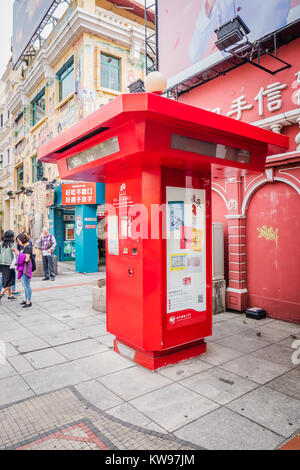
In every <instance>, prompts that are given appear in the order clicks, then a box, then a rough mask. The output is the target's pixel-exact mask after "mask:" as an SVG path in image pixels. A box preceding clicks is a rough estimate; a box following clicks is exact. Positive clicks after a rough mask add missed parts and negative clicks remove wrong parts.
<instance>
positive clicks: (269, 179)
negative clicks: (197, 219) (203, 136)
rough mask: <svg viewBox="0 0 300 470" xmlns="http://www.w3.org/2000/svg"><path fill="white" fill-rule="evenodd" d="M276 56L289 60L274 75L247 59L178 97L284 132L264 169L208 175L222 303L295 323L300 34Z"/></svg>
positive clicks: (299, 247)
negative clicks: (220, 239)
mask: <svg viewBox="0 0 300 470" xmlns="http://www.w3.org/2000/svg"><path fill="white" fill-rule="evenodd" d="M278 56H279V57H280V58H281V59H283V60H285V61H286V62H288V63H289V64H291V67H290V68H287V69H285V70H283V71H281V72H278V73H276V74H275V75H271V74H269V73H266V72H264V71H262V70H260V69H258V68H256V67H254V66H253V65H250V64H246V65H243V66H240V67H238V68H237V69H235V70H232V71H231V72H229V73H227V74H226V75H224V76H221V77H219V78H216V79H214V80H212V81H210V82H207V83H205V84H203V85H201V86H199V87H197V88H194V89H193V90H191V91H190V92H188V93H185V94H183V95H181V96H180V98H179V99H180V101H183V102H185V103H189V104H192V105H194V106H199V107H201V108H203V109H208V110H210V111H213V112H215V113H219V114H222V115H225V116H229V117H232V118H234V119H239V120H242V121H245V122H249V123H251V124H254V125H256V126H260V127H262V128H264V129H268V130H272V131H273V132H277V133H282V134H284V135H287V136H289V138H290V148H289V150H288V152H286V153H284V154H280V155H276V156H270V157H267V163H266V167H265V171H264V172H263V173H261V174H259V175H252V176H245V177H242V178H240V179H235V178H226V179H224V178H218V177H214V178H213V185H212V189H213V191H212V201H213V221H214V222H222V223H223V224H224V235H225V250H224V251H225V266H226V268H225V277H226V281H227V290H226V305H227V308H229V309H233V310H237V311H243V310H245V308H246V307H247V306H249V307H250V306H251V307H254V306H257V307H262V308H264V309H265V310H266V311H267V315H268V316H270V317H273V318H277V319H281V320H286V321H293V322H296V323H300V39H297V40H294V41H292V42H290V43H289V44H287V45H284V46H282V47H281V48H280V49H279V51H278ZM271 60H272V59H271V58H270V57H268V56H265V57H263V60H262V65H264V66H267V67H270V68H272V64H271Z"/></svg>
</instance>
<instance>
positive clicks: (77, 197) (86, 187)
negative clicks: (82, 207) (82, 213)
mask: <svg viewBox="0 0 300 470" xmlns="http://www.w3.org/2000/svg"><path fill="white" fill-rule="evenodd" d="M79 204H96V183H70V184H62V205H63V206H73V205H79Z"/></svg>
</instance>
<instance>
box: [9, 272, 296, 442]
mask: <svg viewBox="0 0 300 470" xmlns="http://www.w3.org/2000/svg"><path fill="white" fill-rule="evenodd" d="M100 276H104V274H103V273H100V274H93V275H80V274H75V273H70V272H69V273H66V274H64V275H62V276H58V277H57V280H56V282H55V283H50V282H49V283H47V282H46V283H45V282H41V281H40V280H36V279H34V280H33V288H34V289H35V291H34V296H33V302H34V306H33V307H32V308H31V309H22V308H21V307H20V306H19V303H18V302H14V303H8V302H7V301H6V300H2V302H1V304H0V341H3V342H4V343H5V346H6V355H7V360H6V363H5V364H2V365H1V364H0V423H1V426H0V448H1V449H4V448H33V449H107V448H109V449H114V448H120V449H188V448H190V449H193V448H199V447H200V448H207V449H275V448H278V447H281V445H283V443H285V442H286V441H287V440H288V439H289V438H290V437H291V436H293V435H295V434H296V433H297V431H299V428H300V365H294V364H293V363H292V360H291V357H292V354H293V353H294V352H295V349H293V348H292V344H293V342H294V341H296V340H297V339H300V325H295V324H289V323H284V322H279V321H275V320H272V319H264V320H260V321H255V320H248V319H246V318H245V316H244V315H240V314H235V313H224V314H219V315H216V316H214V330H213V331H214V333H213V336H212V337H210V338H208V351H207V354H206V355H205V356H202V357H201V358H195V359H193V360H190V361H184V362H182V363H180V364H177V365H175V366H171V367H168V368H165V369H161V370H159V371H156V372H150V371H148V370H145V369H143V368H142V367H139V366H137V365H135V364H132V363H131V362H130V361H128V360H127V359H125V358H123V357H120V356H118V355H117V354H116V353H114V352H113V351H112V339H113V338H112V336H111V335H109V334H107V332H106V328H105V314H103V313H98V312H95V311H93V310H92V308H91V282H92V281H93V280H94V279H98V278H99V277H100ZM75 284H76V286H75ZM49 287H50V288H51V289H49ZM299 356H300V355H299Z"/></svg>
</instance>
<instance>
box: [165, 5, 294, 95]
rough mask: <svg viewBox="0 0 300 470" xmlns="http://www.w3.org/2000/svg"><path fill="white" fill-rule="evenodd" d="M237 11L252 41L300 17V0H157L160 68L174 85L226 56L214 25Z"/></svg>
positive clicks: (217, 24) (170, 84)
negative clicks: (220, 48)
mask: <svg viewBox="0 0 300 470" xmlns="http://www.w3.org/2000/svg"><path fill="white" fill-rule="evenodd" d="M236 15H239V16H240V17H241V19H242V20H243V21H244V23H245V24H246V25H247V26H248V28H249V29H250V33H249V34H248V38H249V40H250V41H251V42H254V41H255V40H258V39H260V38H262V37H263V36H266V35H267V34H269V33H272V32H274V31H277V30H279V29H281V28H283V27H285V26H286V25H288V24H290V23H292V22H294V21H296V20H298V19H299V18H300V0H264V1H261V0H251V1H249V0H187V1H184V2H183V1H182V0H158V36H159V37H158V52H159V69H160V71H161V72H162V73H163V74H164V75H165V76H166V77H167V79H168V87H171V86H174V85H176V84H178V83H180V82H182V81H184V80H186V79H187V78H189V77H192V76H194V75H196V74H198V73H200V72H201V71H203V70H205V69H208V68H209V67H212V66H213V65H214V64H216V63H219V62H221V61H222V60H224V59H226V57H228V53H226V52H221V51H219V50H218V49H217V47H216V46H215V42H216V40H217V37H216V34H215V32H214V31H215V29H216V28H217V27H218V26H220V25H222V24H224V23H226V22H227V21H229V20H230V19H231V18H233V17H234V16H236Z"/></svg>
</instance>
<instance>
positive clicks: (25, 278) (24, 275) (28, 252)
mask: <svg viewBox="0 0 300 470" xmlns="http://www.w3.org/2000/svg"><path fill="white" fill-rule="evenodd" d="M18 241H19V244H20V250H19V254H18V259H17V265H16V268H17V271H18V279H21V281H22V284H23V287H24V292H25V300H23V302H21V304H20V305H22V308H28V307H31V306H32V303H31V295H32V289H31V285H30V280H31V276H32V264H33V263H32V261H33V255H32V245H31V244H30V243H29V236H28V235H27V234H26V233H20V235H18Z"/></svg>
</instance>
